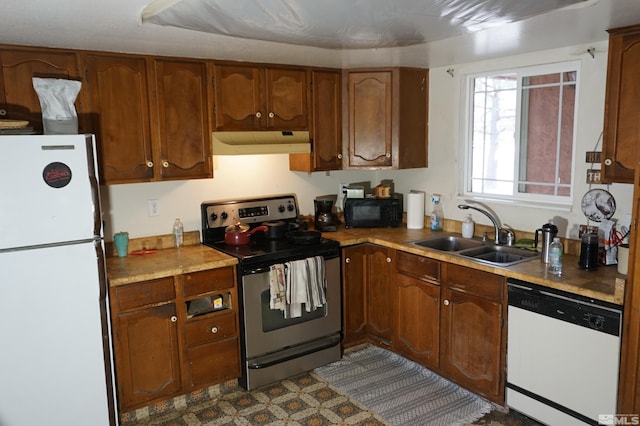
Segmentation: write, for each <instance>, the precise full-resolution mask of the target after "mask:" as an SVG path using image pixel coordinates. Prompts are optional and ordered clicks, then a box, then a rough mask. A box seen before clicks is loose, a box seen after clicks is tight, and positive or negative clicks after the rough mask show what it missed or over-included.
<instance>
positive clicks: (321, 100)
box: [289, 70, 342, 172]
mask: <svg viewBox="0 0 640 426" xmlns="http://www.w3.org/2000/svg"><path fill="white" fill-rule="evenodd" d="M340 88H341V74H340V71H320V70H313V71H312V72H311V109H312V112H311V117H312V121H311V153H310V154H306V153H305V154H290V155H289V169H290V170H294V171H300V172H315V171H322V170H340V169H341V168H342V128H341V114H342V113H341V111H342V108H341V105H342V102H341V95H340V93H341V89H340Z"/></svg>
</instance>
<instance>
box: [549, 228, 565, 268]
mask: <svg viewBox="0 0 640 426" xmlns="http://www.w3.org/2000/svg"><path fill="white" fill-rule="evenodd" d="M562 251H563V247H562V243H561V242H560V238H558V237H554V238H553V242H552V243H551V245H550V246H549V268H548V271H549V273H550V274H553V275H562Z"/></svg>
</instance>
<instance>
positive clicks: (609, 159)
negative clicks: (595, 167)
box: [604, 158, 613, 166]
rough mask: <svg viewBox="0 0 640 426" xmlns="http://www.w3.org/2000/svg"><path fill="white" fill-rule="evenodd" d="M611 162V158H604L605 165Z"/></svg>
mask: <svg viewBox="0 0 640 426" xmlns="http://www.w3.org/2000/svg"><path fill="white" fill-rule="evenodd" d="M612 164H613V161H611V158H607V159H605V160H604V165H605V166H610V165H612Z"/></svg>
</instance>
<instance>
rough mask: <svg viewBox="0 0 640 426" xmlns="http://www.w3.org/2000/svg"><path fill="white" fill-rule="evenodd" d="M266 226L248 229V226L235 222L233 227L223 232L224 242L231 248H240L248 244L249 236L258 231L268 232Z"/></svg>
mask: <svg viewBox="0 0 640 426" xmlns="http://www.w3.org/2000/svg"><path fill="white" fill-rule="evenodd" d="M268 230H269V227H268V226H258V227H255V228H253V229H250V226H249V225H247V224H246V223H242V222H236V223H234V224H233V225H229V226H227V227H226V228H225V230H224V242H225V243H226V244H231V245H232V246H241V245H243V244H249V242H250V241H251V238H250V237H251V235H253V234H254V233H256V232H260V231H268Z"/></svg>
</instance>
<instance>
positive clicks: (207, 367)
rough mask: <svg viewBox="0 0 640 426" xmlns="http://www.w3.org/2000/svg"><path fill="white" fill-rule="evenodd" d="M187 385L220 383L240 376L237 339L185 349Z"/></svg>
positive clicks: (198, 385)
mask: <svg viewBox="0 0 640 426" xmlns="http://www.w3.org/2000/svg"><path fill="white" fill-rule="evenodd" d="M187 360H188V363H189V381H190V383H189V385H190V386H191V387H200V386H203V385H208V384H213V383H220V382H222V381H224V380H229V379H235V378H237V377H239V376H240V351H239V349H238V338H237V337H233V338H230V339H227V340H223V341H221V342H217V343H212V344H209V345H203V346H198V347H196V348H191V349H187Z"/></svg>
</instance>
